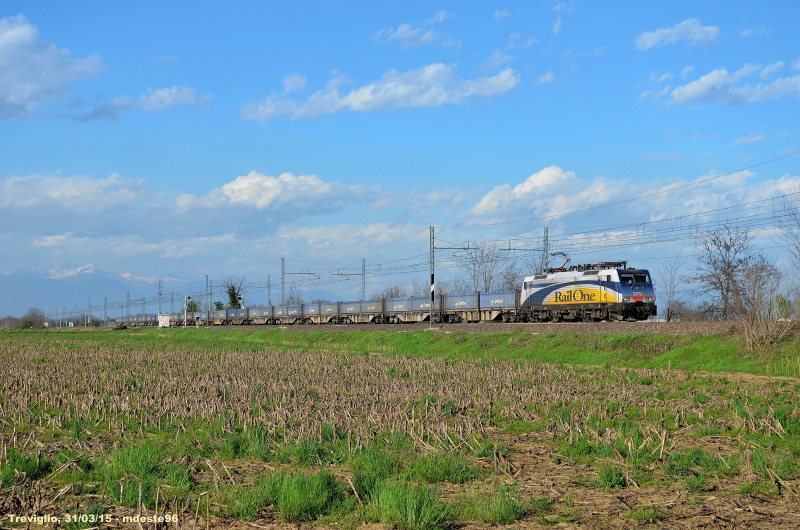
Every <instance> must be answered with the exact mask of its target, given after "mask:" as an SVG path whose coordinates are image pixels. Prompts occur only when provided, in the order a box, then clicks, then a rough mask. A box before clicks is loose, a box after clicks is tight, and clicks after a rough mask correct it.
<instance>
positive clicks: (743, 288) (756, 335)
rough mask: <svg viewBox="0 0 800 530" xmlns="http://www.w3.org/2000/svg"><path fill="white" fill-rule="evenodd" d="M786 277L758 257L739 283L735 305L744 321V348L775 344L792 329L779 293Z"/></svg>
mask: <svg viewBox="0 0 800 530" xmlns="http://www.w3.org/2000/svg"><path fill="white" fill-rule="evenodd" d="M782 279H783V276H782V274H781V272H780V270H779V269H778V268H777V267H776V266H775V264H774V263H772V262H771V261H769V260H768V259H767V258H765V257H764V256H763V255H759V256H757V257H756V258H755V259H754V260H753V263H751V264H750V265H749V266H748V267H747V268H746V269H745V270H744V271H743V274H742V275H741V278H739V280H738V281H737V283H736V295H737V296H736V305H735V306H733V308H734V311H735V312H736V315H737V317H738V319H739V320H740V321H741V323H742V327H743V330H742V331H743V336H744V341H745V349H746V350H747V351H755V350H759V349H761V348H765V347H769V346H773V345H775V344H777V343H778V342H780V341H781V340H782V339H783V337H784V336H785V335H786V334H788V333H789V332H790V331H791V330H792V322H790V321H788V320H786V318H785V317H782V315H781V313H782V312H783V311H785V310H786V308H785V307H782V304H781V299H783V300H786V298H783V297H779V296H776V293H778V292H779V291H780V290H781V283H782Z"/></svg>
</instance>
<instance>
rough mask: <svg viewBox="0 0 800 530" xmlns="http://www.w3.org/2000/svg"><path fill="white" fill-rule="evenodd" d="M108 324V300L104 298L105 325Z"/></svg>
mask: <svg viewBox="0 0 800 530" xmlns="http://www.w3.org/2000/svg"><path fill="white" fill-rule="evenodd" d="M106 322H108V298H103V325H104V326H105V325H106Z"/></svg>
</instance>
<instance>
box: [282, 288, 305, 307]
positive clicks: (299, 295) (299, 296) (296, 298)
mask: <svg viewBox="0 0 800 530" xmlns="http://www.w3.org/2000/svg"><path fill="white" fill-rule="evenodd" d="M302 303H304V301H303V291H301V290H300V288H299V287H297V285H296V284H294V283H292V284H291V285H290V286H289V296H287V297H286V305H300V304H302Z"/></svg>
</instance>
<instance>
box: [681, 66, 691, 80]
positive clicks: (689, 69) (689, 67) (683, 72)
mask: <svg viewBox="0 0 800 530" xmlns="http://www.w3.org/2000/svg"><path fill="white" fill-rule="evenodd" d="M692 70H694V66H687V67H686V68H684V69H683V70H681V77H686V76H687V75H689V73H690V72H691V71H692Z"/></svg>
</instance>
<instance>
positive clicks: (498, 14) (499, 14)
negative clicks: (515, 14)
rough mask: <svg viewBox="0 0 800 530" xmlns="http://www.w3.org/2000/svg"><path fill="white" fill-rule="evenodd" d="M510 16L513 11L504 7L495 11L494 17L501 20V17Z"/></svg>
mask: <svg viewBox="0 0 800 530" xmlns="http://www.w3.org/2000/svg"><path fill="white" fill-rule="evenodd" d="M509 17H511V13H509V12H508V11H507V10H505V9H503V10H502V11H495V12H494V19H495V20H500V19H503V18H509Z"/></svg>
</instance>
